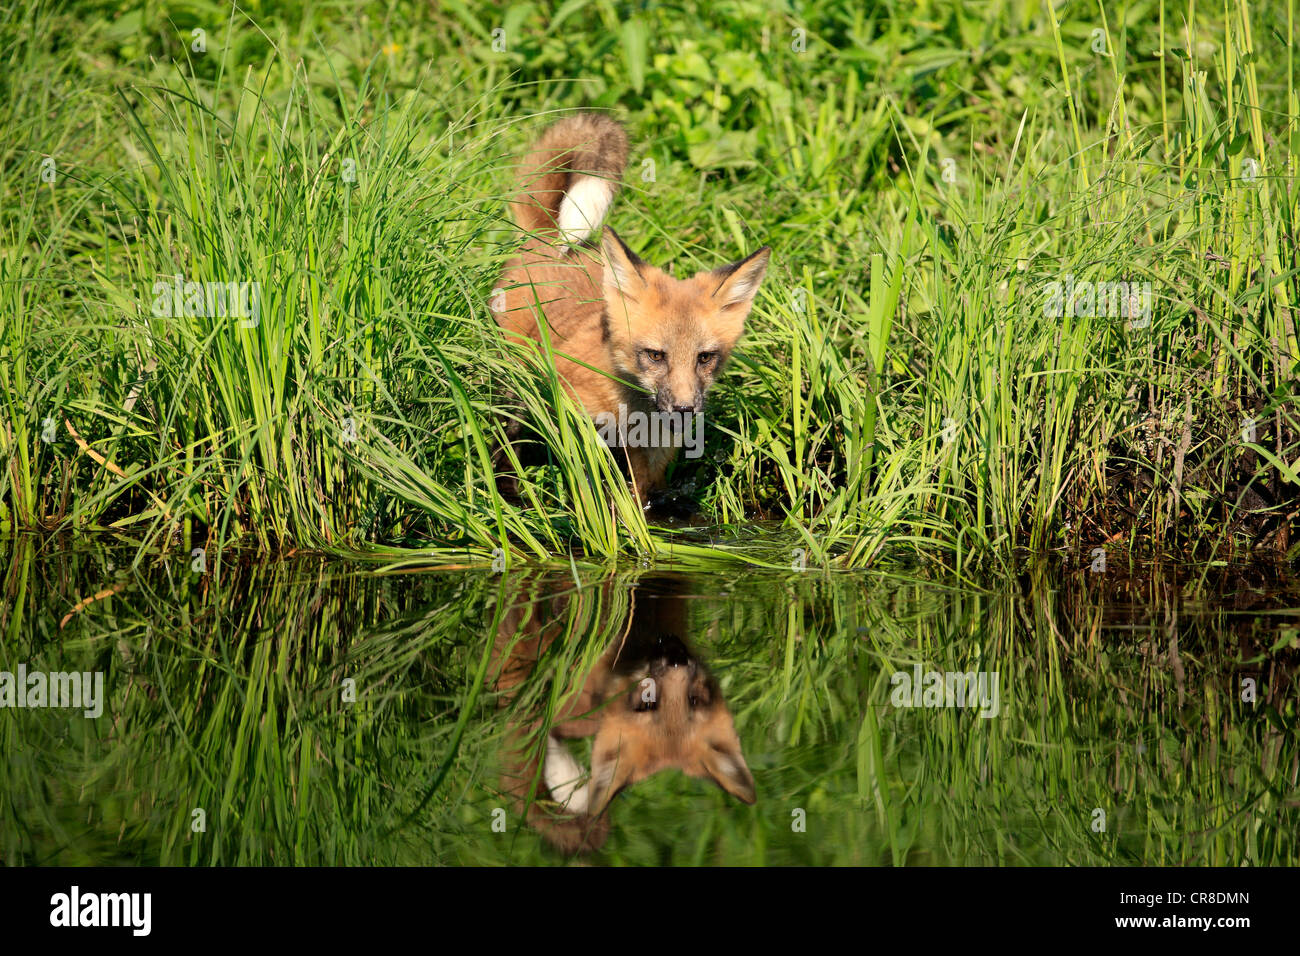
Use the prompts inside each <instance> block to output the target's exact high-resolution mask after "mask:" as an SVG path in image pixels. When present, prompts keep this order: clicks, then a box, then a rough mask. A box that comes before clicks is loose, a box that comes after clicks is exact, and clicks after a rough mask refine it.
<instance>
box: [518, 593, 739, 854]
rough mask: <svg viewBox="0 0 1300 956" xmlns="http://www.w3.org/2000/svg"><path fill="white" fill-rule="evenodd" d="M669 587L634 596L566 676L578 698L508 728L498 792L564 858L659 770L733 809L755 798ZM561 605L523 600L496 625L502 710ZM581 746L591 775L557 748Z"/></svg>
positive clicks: (599, 833)
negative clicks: (584, 667) (714, 794)
mask: <svg viewBox="0 0 1300 956" xmlns="http://www.w3.org/2000/svg"><path fill="white" fill-rule="evenodd" d="M608 586H609V585H608V583H607V585H606V587H608ZM675 588H676V585H675V584H674V583H673V582H666V581H658V582H655V583H654V584H653V586H652V585H650V584H642V585H641V586H639V587H637V588H636V589H634V590H633V592H632V595H631V601H632V606H631V609H630V611H629V614H628V618H627V620H626V622H620V623H622V626H620V627H617V628H615V629H614V630H615V631H616V632H617V633H618V634H619V637H618V638H617V639H616V640H614V641H613V642H612V643H611V645H610V646H609V647H608V648H607V649H606V650H605V651H604V652H603V654H602V655H601V657H600V658H599V660H598V661H597V663H596V665H595V666H594V667H593V668H592V669H591V671H590V672H588V673H586V674H576V675H569V679H570V685H569V687H568V688H566V689H567V690H570V691H573V690H576V691H577V693H576V694H574V695H572V699H571V700H570V702H569V704H568V705H567V706H565V707H564V708H563V709H562V710H561V711H560V712H559V713H558V714H557V715H556V716H555V718H554V719H553V720H552V721H551V722H550V723H549V725H548V726H543V724H542V721H541V718H540V716H535V717H532V718H530V717H528V716H527V715H516V716H515V718H514V719H513V723H512V726H511V730H510V734H509V742H508V743H507V745H506V754H507V757H506V760H505V766H504V769H503V771H502V777H501V780H502V791H503V792H504V793H506V794H508V795H510V796H511V797H513V798H514V801H515V807H516V811H517V812H521V813H523V814H524V815H525V820H526V822H527V823H528V825H529V826H530V827H532V828H533V829H534V830H536V831H538V832H539V833H540V834H541V835H542V837H543V838H544V839H545V840H546V841H547V842H548V843H549V844H550V845H551V846H553V847H555V848H556V849H557V850H559V851H560V852H562V853H564V854H566V855H571V856H572V855H576V854H583V853H590V852H593V851H595V850H598V849H599V848H600V847H601V846H603V845H604V843H605V841H606V839H607V838H608V836H609V833H610V820H609V814H608V813H607V810H608V809H609V806H610V803H611V802H612V801H613V800H614V798H615V797H617V796H618V795H619V794H620V793H621V792H623V791H624V790H625V789H627V788H628V787H630V786H632V785H633V784H635V783H638V782H639V781H642V780H644V779H646V778H647V777H649V776H651V775H652V774H655V773H658V772H660V771H663V770H667V769H670V768H676V769H678V770H681V771H682V772H684V773H686V774H687V775H689V776H694V777H700V778H704V779H708V780H711V781H713V782H714V783H715V784H717V785H718V786H719V787H720V788H722V790H724V791H725V792H726V793H728V794H730V795H731V796H733V797H735V798H736V799H738V800H740V801H741V802H742V803H745V804H750V805H752V804H753V803H754V802H755V801H756V793H755V784H754V778H753V775H752V774H751V773H750V770H749V767H748V766H747V764H746V762H745V757H744V753H743V752H742V748H741V743H740V738H739V735H738V734H737V731H736V727H735V723H734V721H733V719H732V716H731V712H730V710H729V708H728V706H727V703H726V701H725V700H724V699H723V695H722V692H721V690H720V688H719V686H718V682H717V680H716V679H715V678H714V677H713V675H712V674H711V673H710V671H709V669H708V667H707V666H706V665H705V664H704V663H703V662H702V661H701V660H700V658H699V657H698V656H697V654H696V653H695V651H694V650H693V649H692V648H691V646H690V644H689V643H688V642H687V639H686V638H685V637H684V633H685V630H684V628H685V623H686V614H685V610H684V605H685V602H684V599H683V598H681V597H680V596H676V595H675V593H674V591H675ZM605 596H606V597H608V592H607V593H606V595H605ZM569 600H572V598H570V597H566V596H561V597H553V598H551V599H549V600H539V601H537V602H535V603H532V602H527V601H525V602H523V603H521V604H519V605H516V606H514V607H511V608H510V609H509V610H508V611H507V612H506V614H505V615H504V616H503V617H502V620H501V624H500V626H499V628H498V634H497V642H496V645H495V646H494V658H495V659H496V664H495V666H494V667H493V668H492V670H493V672H494V673H496V674H497V677H496V679H495V685H496V689H497V691H498V692H499V693H500V700H501V704H502V706H507V705H509V704H510V703H511V702H513V701H514V700H515V699H516V697H517V695H518V694H519V693H520V690H521V688H522V686H523V684H524V682H525V681H527V680H528V679H529V677H530V676H531V675H532V674H533V672H534V669H535V668H536V667H537V665H538V662H539V661H540V660H542V659H543V658H544V657H545V655H546V653H547V650H548V649H549V647H550V645H551V643H552V642H553V641H554V640H555V639H556V638H557V637H559V636H560V635H561V634H562V633H563V632H564V626H563V623H562V619H563V617H564V616H565V608H564V607H563V605H564V604H565V603H566V602H567V601H569ZM603 603H604V602H602V604H603ZM517 709H518V708H517ZM587 738H590V739H591V769H590V772H587V771H586V770H585V769H584V767H583V766H582V764H581V763H580V762H579V760H578V758H576V757H574V756H573V754H572V753H571V751H570V749H569V744H568V742H569V741H573V740H580V739H587Z"/></svg>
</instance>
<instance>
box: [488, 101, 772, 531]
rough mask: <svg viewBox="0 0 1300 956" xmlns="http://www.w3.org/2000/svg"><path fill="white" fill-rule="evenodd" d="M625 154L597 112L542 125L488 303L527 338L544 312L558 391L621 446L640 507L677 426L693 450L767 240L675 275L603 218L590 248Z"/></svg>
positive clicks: (534, 336) (681, 440) (763, 266)
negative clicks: (644, 256) (512, 242)
mask: <svg viewBox="0 0 1300 956" xmlns="http://www.w3.org/2000/svg"><path fill="white" fill-rule="evenodd" d="M627 156H628V143H627V134H626V133H624V131H623V128H622V127H621V126H620V125H619V124H618V123H617V122H615V121H614V120H612V119H610V118H609V117H607V116H602V115H599V114H595V113H580V114H577V115H574V116H570V117H568V118H566V119H562V120H560V121H559V122H558V123H556V124H555V125H553V126H551V127H550V128H549V129H548V130H547V131H546V132H545V133H544V134H543V135H542V138H541V140H540V141H539V142H538V143H537V145H536V146H535V147H534V148H533V150H532V151H531V152H530V153H529V154H528V156H527V157H526V158H525V160H524V163H523V166H522V170H521V173H520V176H519V193H518V195H517V196H516V197H515V199H514V200H513V202H512V203H511V208H512V210H513V213H514V217H515V220H516V222H517V223H518V224H519V226H520V228H522V229H523V230H524V231H525V232H526V233H527V234H528V235H527V239H526V240H525V243H524V245H523V248H522V249H521V250H520V253H519V255H518V256H517V257H516V258H514V259H512V260H511V261H510V262H509V263H507V265H506V268H505V271H504V273H503V275H502V279H501V283H500V286H499V287H500V289H501V291H502V294H503V297H504V300H503V299H502V297H501V296H497V297H495V298H496V302H495V303H494V312H495V315H496V320H497V323H498V324H499V325H500V326H501V328H502V329H503V330H504V331H505V333H506V335H507V337H509V338H512V339H516V340H524V341H528V340H532V341H534V342H537V341H540V340H541V331H540V329H539V328H538V318H537V313H538V312H540V313H541V314H542V315H543V316H544V317H545V319H546V324H547V327H548V330H549V335H550V339H551V345H552V348H553V350H554V352H555V353H556V366H557V369H556V370H557V372H558V373H559V376H560V378H561V380H562V381H563V382H564V387H565V389H566V390H567V391H568V393H569V395H570V396H572V397H573V398H574V399H576V400H577V401H578V402H579V403H580V404H581V405H582V407H583V408H584V409H585V410H586V412H587V413H588V414H589V415H591V416H592V417H593V418H594V419H596V421H597V424H598V426H601V428H602V430H603V432H604V434H603V437H605V440H606V442H607V443H608V444H611V445H619V446H621V447H622V448H623V449H624V452H625V454H626V456H627V463H628V471H629V476H630V478H631V481H632V491H633V493H634V494H635V495H636V497H637V500H638V501H639V502H640V503H641V504H642V505H643V506H644V505H646V503H647V501H648V499H649V495H650V494H651V493H652V492H654V491H656V490H658V489H660V488H661V487H662V485H663V479H664V471H665V470H666V469H667V467H668V464H669V463H670V462H671V461H672V460H673V458H674V457H675V456H676V454H677V450H678V448H679V447H682V446H683V445H684V444H685V445H686V447H687V448H688V451H687V454H688V455H689V454H691V448H692V446H691V444H690V442H691V440H692V436H691V433H690V432H689V431H688V429H690V428H692V427H694V428H695V433H694V434H695V435H696V436H698V438H699V439H700V440H699V445H698V448H697V449H696V455H698V454H701V453H702V452H703V447H702V436H700V435H699V432H698V425H699V422H700V420H701V415H700V413H702V412H703V410H704V396H705V394H706V393H707V392H708V390H709V386H711V385H712V384H713V382H714V380H715V379H716V378H717V376H718V373H719V371H720V370H721V369H722V366H723V365H724V364H726V361H727V357H728V356H729V355H730V354H731V350H732V348H733V347H735V345H736V342H737V341H738V340H739V339H740V336H741V334H742V333H743V332H744V328H745V318H746V317H747V316H748V315H749V310H750V307H751V306H752V305H753V302H754V295H755V293H756V292H758V286H759V283H760V282H762V280H763V274H764V272H765V271H766V270H767V262H768V257H769V255H770V254H771V250H770V249H769V248H768V247H767V246H764V247H763V248H761V249H759V250H758V251H757V252H754V253H752V254H751V255H750V256H748V257H747V258H745V259H742V260H740V261H739V262H735V263H732V264H731V265H726V266H722V267H720V268H717V269H713V270H711V271H708V272H701V273H699V274H697V275H694V276H692V277H690V278H689V279H675V278H673V277H672V276H671V275H669V274H668V273H666V272H664V271H663V270H661V269H657V268H655V267H654V266H652V265H650V264H648V263H646V262H643V261H642V260H641V259H639V258H637V256H636V255H635V254H634V253H633V252H632V251H631V250H630V249H628V247H627V246H626V245H625V244H624V243H623V241H622V240H621V239H620V238H619V237H618V236H617V235H616V234H615V233H614V230H612V229H610V228H608V227H606V229H605V230H604V236H603V239H602V241H601V243H600V246H599V248H597V247H596V246H595V244H594V243H590V242H588V241H587V237H588V236H589V235H590V234H591V233H592V232H593V231H594V230H595V229H596V227H597V226H598V225H599V224H600V222H601V220H602V219H603V218H604V216H605V213H606V212H607V211H608V210H609V207H610V204H611V203H612V202H613V200H614V195H615V194H616V193H617V192H618V188H619V182H620V180H621V179H622V176H623V170H624V167H625V166H626V165H627ZM588 366H590V367H588ZM629 425H630V426H631V427H629ZM610 426H615V429H616V431H617V435H616V436H613V437H611V435H610V434H609V429H610ZM512 437H513V436H512ZM615 439H616V440H615Z"/></svg>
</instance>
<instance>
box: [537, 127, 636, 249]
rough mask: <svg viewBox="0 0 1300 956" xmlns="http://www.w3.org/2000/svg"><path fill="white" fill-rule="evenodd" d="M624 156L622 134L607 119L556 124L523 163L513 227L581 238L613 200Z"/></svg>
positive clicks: (548, 235) (565, 238) (547, 236)
mask: <svg viewBox="0 0 1300 956" xmlns="http://www.w3.org/2000/svg"><path fill="white" fill-rule="evenodd" d="M627 153H628V144H627V133H625V132H624V131H623V127H622V126H621V125H619V123H618V122H617V121H615V120H613V119H611V118H610V117H608V116H604V115H602V114H600V113H577V114H575V115H573V116H568V117H565V118H564V119H562V120H560V121H559V122H558V123H555V124H554V125H553V126H551V127H550V128H548V129H547V130H546V132H545V133H543V134H542V138H541V139H540V140H538V142H537V145H536V146H534V147H533V148H532V150H530V151H529V153H528V155H527V156H526V157H525V158H524V162H523V165H522V167H521V168H520V173H519V194H518V195H517V196H516V197H515V199H514V200H513V201H512V202H511V207H512V211H513V213H514V217H515V222H516V223H518V225H519V227H520V228H521V229H523V230H525V231H526V232H529V233H532V234H533V235H535V236H537V237H539V238H542V239H545V240H549V241H555V240H556V239H557V238H558V241H560V242H562V243H566V244H572V243H577V242H581V241H582V240H584V239H586V238H587V237H588V236H590V235H591V233H592V231H593V230H595V228H596V227H597V226H598V225H600V221H601V220H602V219H603V218H604V217H605V213H606V212H608V211H609V207H610V204H611V203H613V201H614V196H615V194H616V193H617V192H618V188H619V184H620V182H621V180H622V178H623V170H624V169H625V168H626V166H627Z"/></svg>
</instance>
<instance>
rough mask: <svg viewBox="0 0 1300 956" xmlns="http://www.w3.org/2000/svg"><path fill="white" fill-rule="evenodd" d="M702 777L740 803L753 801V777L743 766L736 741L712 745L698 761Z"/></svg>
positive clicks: (743, 762) (738, 744)
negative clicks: (702, 769) (701, 768)
mask: <svg viewBox="0 0 1300 956" xmlns="http://www.w3.org/2000/svg"><path fill="white" fill-rule="evenodd" d="M700 763H701V764H702V765H703V767H704V775H705V776H706V777H708V778H709V779H710V780H712V781H713V782H714V783H716V784H717V785H718V786H719V787H721V788H722V789H723V790H725V791H727V793H729V794H731V795H732V796H733V797H735V798H736V799H737V800H739V801H740V802H741V803H750V804H752V803H753V802H754V799H755V794H754V777H753V775H752V774H750V772H749V767H747V766H746V765H745V758H744V756H743V755H742V754H741V752H740V741H738V740H736V739H734V738H733V739H731V740H726V741H723V742H721V743H714V744H712V745H711V746H709V748H708V750H707V751H706V752H705V754H704V756H703V757H702V758H701V759H700Z"/></svg>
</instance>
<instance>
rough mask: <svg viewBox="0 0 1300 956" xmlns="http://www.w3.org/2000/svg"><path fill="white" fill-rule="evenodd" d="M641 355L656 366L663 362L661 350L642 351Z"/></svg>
mask: <svg viewBox="0 0 1300 956" xmlns="http://www.w3.org/2000/svg"><path fill="white" fill-rule="evenodd" d="M641 354H642V355H644V356H645V357H646V358H647V359H649V360H650V361H651V362H654V363H655V364H656V365H657V364H659V363H660V362H662V361H663V360H664V353H663V351H662V350H661V349H642V350H641Z"/></svg>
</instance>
